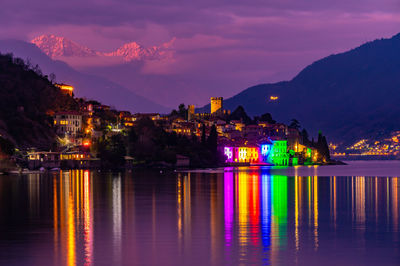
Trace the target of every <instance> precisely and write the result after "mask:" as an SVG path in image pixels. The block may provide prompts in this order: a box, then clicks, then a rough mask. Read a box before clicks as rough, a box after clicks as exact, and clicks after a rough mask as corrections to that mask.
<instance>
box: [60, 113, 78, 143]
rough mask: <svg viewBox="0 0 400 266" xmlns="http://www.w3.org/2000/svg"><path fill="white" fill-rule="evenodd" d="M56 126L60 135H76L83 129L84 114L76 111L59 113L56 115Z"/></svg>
mask: <svg viewBox="0 0 400 266" xmlns="http://www.w3.org/2000/svg"><path fill="white" fill-rule="evenodd" d="M54 126H55V127H56V133H57V134H58V135H69V136H73V137H75V136H77V135H78V134H79V133H80V132H81V130H82V115H81V114H80V113H79V112H74V111H69V112H61V113H57V114H56V115H55V116H54Z"/></svg>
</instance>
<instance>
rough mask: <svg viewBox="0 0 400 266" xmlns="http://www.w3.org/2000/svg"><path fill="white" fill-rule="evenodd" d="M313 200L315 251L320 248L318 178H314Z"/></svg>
mask: <svg viewBox="0 0 400 266" xmlns="http://www.w3.org/2000/svg"><path fill="white" fill-rule="evenodd" d="M313 185H314V187H313V200H314V249H315V250H317V249H318V247H319V241H318V177H317V176H314V177H313Z"/></svg>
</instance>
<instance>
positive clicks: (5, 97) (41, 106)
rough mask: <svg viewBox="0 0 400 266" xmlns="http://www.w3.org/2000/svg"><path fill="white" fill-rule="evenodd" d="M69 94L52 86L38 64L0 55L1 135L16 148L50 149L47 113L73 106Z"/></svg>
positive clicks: (51, 130) (75, 106)
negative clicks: (33, 64) (32, 64)
mask: <svg viewBox="0 0 400 266" xmlns="http://www.w3.org/2000/svg"><path fill="white" fill-rule="evenodd" d="M76 108H77V105H76V102H75V101H74V99H73V98H72V97H69V96H67V95H64V94H63V93H61V91H60V90H59V89H58V88H56V87H55V86H53V84H52V83H51V82H50V81H49V80H48V78H47V77H46V76H43V75H42V74H41V71H40V68H39V67H38V66H30V65H29V64H26V63H25V62H24V61H23V60H21V59H19V58H13V56H12V55H11V54H6V55H1V54H0V135H2V137H3V138H6V139H9V140H11V141H12V142H14V144H16V145H17V146H19V147H25V148H26V147H40V148H49V147H50V145H51V144H52V142H53V140H54V133H53V129H52V119H51V117H50V116H49V115H48V114H49V113H52V112H56V111H58V110H73V109H76Z"/></svg>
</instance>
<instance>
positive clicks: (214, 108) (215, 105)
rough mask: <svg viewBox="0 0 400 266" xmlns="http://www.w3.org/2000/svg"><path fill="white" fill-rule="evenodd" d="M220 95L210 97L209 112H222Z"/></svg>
mask: <svg viewBox="0 0 400 266" xmlns="http://www.w3.org/2000/svg"><path fill="white" fill-rule="evenodd" d="M223 101H224V99H223V98H222V97H211V114H220V113H222V112H223Z"/></svg>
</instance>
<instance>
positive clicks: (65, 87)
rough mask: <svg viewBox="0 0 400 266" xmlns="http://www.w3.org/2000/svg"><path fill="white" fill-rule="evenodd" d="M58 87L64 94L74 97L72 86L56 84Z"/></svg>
mask: <svg viewBox="0 0 400 266" xmlns="http://www.w3.org/2000/svg"><path fill="white" fill-rule="evenodd" d="M55 86H56V87H58V88H60V90H61V91H62V92H64V93H65V94H68V95H69V96H71V97H72V94H73V92H74V87H73V86H71V85H67V84H62V83H61V84H55Z"/></svg>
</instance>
